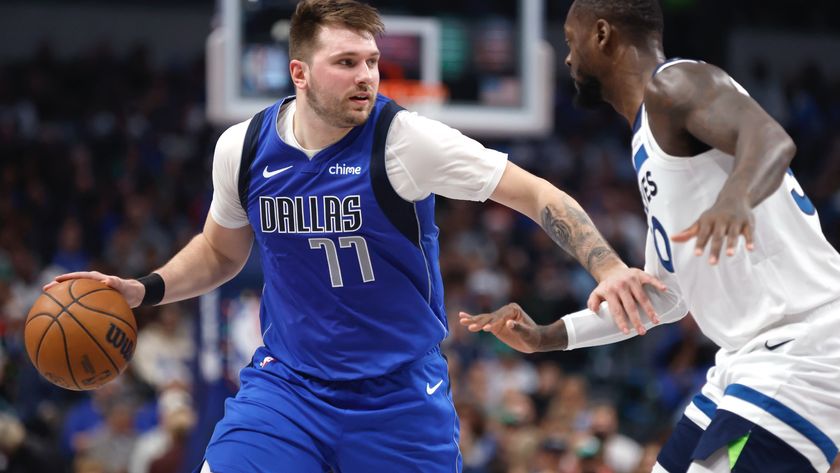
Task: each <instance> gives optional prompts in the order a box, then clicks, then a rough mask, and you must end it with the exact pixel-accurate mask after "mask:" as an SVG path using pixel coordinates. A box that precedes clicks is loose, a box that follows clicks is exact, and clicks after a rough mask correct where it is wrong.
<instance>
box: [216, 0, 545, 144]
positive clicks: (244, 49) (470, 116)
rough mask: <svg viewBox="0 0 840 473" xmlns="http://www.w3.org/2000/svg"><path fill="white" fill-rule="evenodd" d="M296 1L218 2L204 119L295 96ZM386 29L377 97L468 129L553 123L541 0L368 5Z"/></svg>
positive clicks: (503, 132) (523, 132) (226, 119)
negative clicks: (292, 22) (292, 29)
mask: <svg viewBox="0 0 840 473" xmlns="http://www.w3.org/2000/svg"><path fill="white" fill-rule="evenodd" d="M296 3H297V1H296V0H221V15H220V18H221V23H220V25H219V26H218V27H217V28H216V29H215V30H214V31H213V32H212V33H211V34H210V36H209V38H208V41H207V52H208V55H207V58H208V59H207V74H208V77H207V83H208V116H209V118H210V120H211V121H213V122H214V123H216V124H219V125H227V124H231V123H235V122H238V121H241V120H244V119H247V118H248V117H250V116H251V115H253V114H254V113H256V112H258V111H259V110H261V109H262V108H265V107H267V106H269V105H270V104H271V103H273V102H274V101H276V100H278V99H280V98H282V97H284V96H287V95H292V94H294V89H293V88H292V85H291V82H290V80H289V69H288V61H289V58H288V30H289V19H290V18H291V15H292V12H293V11H294V8H295V5H296ZM371 4H372V5H374V6H375V7H376V8H377V9H378V10H379V12H380V13H381V14H382V16H383V21H384V23H385V33H384V34H383V35H382V36H381V37H379V38H378V39H377V44H378V46H379V49H380V50H381V51H382V60H381V63H380V74H381V77H382V84H381V86H380V93H383V94H385V95H388V96H390V97H392V98H394V99H395V100H397V102H399V103H400V104H401V105H403V106H405V107H406V108H408V109H411V110H416V111H418V112H419V113H421V114H423V115H425V116H428V117H431V118H435V119H438V120H440V121H442V122H444V123H446V124H448V125H450V126H452V127H455V128H458V129H460V130H462V131H464V132H466V133H469V134H473V135H482V136H493V137H503V136H504V137H510V136H527V135H544V134H547V133H548V132H550V130H551V126H552V107H553V72H554V61H553V59H554V58H553V52H552V51H551V48H550V47H549V46H548V44H547V42H545V41H544V40H543V8H544V6H543V0H510V1H504V2H482V1H462V2H444V1H441V0H426V1H420V2H406V1H404V0H374V1H372V2H371Z"/></svg>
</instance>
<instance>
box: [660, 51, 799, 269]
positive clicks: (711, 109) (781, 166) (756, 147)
mask: <svg viewBox="0 0 840 473" xmlns="http://www.w3.org/2000/svg"><path fill="white" fill-rule="evenodd" d="M645 105H646V107H647V110H648V114H652V115H654V116H659V117H661V118H662V119H663V120H667V121H668V122H669V123H671V124H672V126H675V127H676V128H677V129H678V130H681V131H682V132H687V133H688V134H690V135H691V136H693V137H695V138H696V139H698V140H700V141H702V142H703V143H705V144H707V145H709V146H711V147H714V148H717V149H719V150H721V151H723V152H725V153H728V154H731V155H733V156H735V165H734V167H733V169H732V172H731V174H730V175H729V178H728V179H727V180H726V182H725V183H724V186H723V188H722V189H721V190H720V193H719V194H718V198H717V201H716V202H715V204H714V205H713V206H712V207H711V208H709V209H708V210H706V211H705V212H704V213H703V214H701V215H700V217H699V218H698V219H697V221H696V222H695V223H694V224H692V225H691V226H690V227H688V228H686V229H685V230H684V231H682V232H680V233H678V234H676V235H673V236H672V238H671V239H672V240H674V241H675V242H680V243H682V242H687V241H689V240H691V239H692V238H696V243H695V247H696V249H695V253H696V254H697V255H698V256H700V255H702V254H703V253H704V250H705V248H706V244H707V243H710V244H711V249H710V254H709V262H710V263H711V264H716V263H717V262H718V260H719V255H720V251H721V248H722V247H723V244H724V242H725V243H726V254H727V255H729V256H732V255H734V254H735V246H736V245H737V242H738V239H739V238H740V236H742V235H743V236H744V238H745V240H746V246H747V249H748V250H752V249H753V228H754V221H753V214H752V209H753V207H755V206H756V205H758V204H759V203H761V202H762V201H763V200H764V199H766V198H767V197H768V196H770V194H772V193H773V192H774V191H775V190H776V189H778V188H779V186H780V185H781V184H782V180H783V179H784V176H785V172H786V171H787V169H788V166H789V165H790V161H791V160H792V159H793V156H794V155H795V154H796V145H794V143H793V140H792V139H791V138H790V136H788V134H787V133H786V132H785V130H784V128H782V126H781V125H780V124H779V123H778V122H776V121H775V120H774V119H773V118H772V117H771V116H770V115H768V114H767V112H765V111H764V110H763V109H762V108H761V106H760V105H759V104H758V103H757V102H756V101H755V100H753V99H752V98H750V97H749V96H748V95H746V94H744V93H742V92H741V91H740V90H739V89H738V87H737V86H736V84H735V83H734V82H733V81H732V79H731V78H730V77H729V75H728V74H726V73H725V72H724V71H722V70H721V69H719V68H717V67H715V66H712V65H709V64H680V65H678V66H674V67H670V68H668V69H666V70H664V71H662V72H661V73H659V74H657V75H656V77H655V78H654V79H653V81H652V82H651V85H650V87H649V88H648V92H647V93H646V95H645Z"/></svg>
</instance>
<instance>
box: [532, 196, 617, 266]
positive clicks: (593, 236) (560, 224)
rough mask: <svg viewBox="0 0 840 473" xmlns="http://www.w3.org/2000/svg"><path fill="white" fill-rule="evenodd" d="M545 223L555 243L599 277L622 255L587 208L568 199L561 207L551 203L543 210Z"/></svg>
mask: <svg viewBox="0 0 840 473" xmlns="http://www.w3.org/2000/svg"><path fill="white" fill-rule="evenodd" d="M542 227H543V230H545V231H546V233H548V235H549V236H550V237H551V239H552V240H554V242H555V243H557V244H558V245H560V247H561V248H563V249H564V250H565V251H566V252H567V253H569V254H570V255H572V256H574V257H575V259H577V260H578V261H579V262H580V264H582V265H583V267H584V268H586V270H587V271H589V273H590V274H592V275H593V276H595V278H596V279H598V272H599V271H600V270H601V269H603V268H604V267H605V265H606V263H611V264H615V262H616V260H619V262H620V259H619V258H618V256H617V255H616V254H615V251H613V249H612V248H611V247H610V245H609V243H607V242H606V240H604V237H603V236H601V234H600V233H599V232H598V229H596V228H595V224H593V223H592V220H590V219H589V216H588V215H586V212H584V211H583V210H581V209H580V208H577V207H575V206H573V205H570V204H569V203H565V204H564V208H562V209H560V208H558V207H557V206H556V205H553V204H549V205H547V206H546V207H545V208H544V209H543V211H542Z"/></svg>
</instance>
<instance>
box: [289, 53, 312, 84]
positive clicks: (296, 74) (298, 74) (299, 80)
mask: <svg viewBox="0 0 840 473" xmlns="http://www.w3.org/2000/svg"><path fill="white" fill-rule="evenodd" d="M289 74H290V75H291V77H292V82H293V83H294V84H295V88H296V89H305V88H306V84H307V83H308V82H309V81H308V76H309V64H307V63H305V62H303V61H301V60H300V59H292V60H291V61H289Z"/></svg>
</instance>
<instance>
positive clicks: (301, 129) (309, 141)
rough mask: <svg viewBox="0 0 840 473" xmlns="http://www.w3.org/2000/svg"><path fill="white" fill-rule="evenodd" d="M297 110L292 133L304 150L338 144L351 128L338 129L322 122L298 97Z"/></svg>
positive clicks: (304, 101) (304, 100) (303, 100)
mask: <svg viewBox="0 0 840 473" xmlns="http://www.w3.org/2000/svg"><path fill="white" fill-rule="evenodd" d="M297 100H298V103H297V108H296V110H295V115H294V117H293V120H292V132H293V133H294V134H295V139H296V140H297V142H298V144H299V145H300V146H301V147H303V148H304V149H324V148H326V147H327V146H329V145H331V144H333V143H336V142H338V140H340V139H342V138H344V136H345V135H346V134H347V133H349V132H350V130H352V129H353V128H352V127H350V128H339V127H336V126H333V125H330V124H329V123H327V122H326V121H324V120H323V119H322V118H321V117H320V116H319V115H318V114H317V113H315V110H313V109H312V107H310V106H309V104H308V103H306V99H302V98H301V96H300V95H298V98H297Z"/></svg>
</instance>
